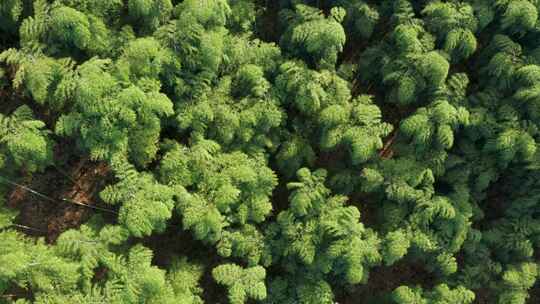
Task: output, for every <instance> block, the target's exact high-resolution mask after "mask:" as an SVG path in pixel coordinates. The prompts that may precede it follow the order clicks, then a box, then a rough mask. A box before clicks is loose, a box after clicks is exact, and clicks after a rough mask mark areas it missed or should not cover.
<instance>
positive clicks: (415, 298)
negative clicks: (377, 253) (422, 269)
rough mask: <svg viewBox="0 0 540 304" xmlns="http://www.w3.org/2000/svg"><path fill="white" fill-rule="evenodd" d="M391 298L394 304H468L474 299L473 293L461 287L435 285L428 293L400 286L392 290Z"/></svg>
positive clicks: (419, 289)
mask: <svg viewBox="0 0 540 304" xmlns="http://www.w3.org/2000/svg"><path fill="white" fill-rule="evenodd" d="M392 296H393V300H394V303H396V304H431V303H441V304H442V303H445V304H446V303H448V304H450V303H455V304H470V303H472V302H473V301H474V299H475V296H474V293H473V292H472V291H470V290H467V289H466V288H464V287H463V286H458V287H457V288H455V289H450V288H449V287H448V286H447V285H446V284H440V285H437V286H435V287H434V288H433V290H431V291H428V292H424V291H423V290H422V289H421V288H418V287H416V288H411V287H407V286H401V287H398V288H397V289H396V290H394V292H393V293H392Z"/></svg>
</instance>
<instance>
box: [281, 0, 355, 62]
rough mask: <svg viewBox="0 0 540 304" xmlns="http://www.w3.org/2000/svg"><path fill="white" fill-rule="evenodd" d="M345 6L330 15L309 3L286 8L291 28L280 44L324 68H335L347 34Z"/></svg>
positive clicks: (288, 28) (286, 16) (285, 13)
mask: <svg viewBox="0 0 540 304" xmlns="http://www.w3.org/2000/svg"><path fill="white" fill-rule="evenodd" d="M345 14H346V12H345V10H344V9H343V8H337V7H336V8H333V9H332V12H331V13H330V16H328V17H324V15H323V14H322V13H321V12H320V11H319V10H318V9H315V8H313V7H310V6H306V5H301V4H299V5H297V6H296V7H295V10H294V11H284V12H283V18H284V19H286V20H287V25H288V26H287V30H286V31H285V33H284V34H283V36H282V38H281V41H280V45H281V46H282V47H283V48H284V49H286V50H288V51H289V52H290V53H291V55H293V56H297V57H299V58H305V59H306V61H307V62H311V63H313V64H314V65H315V66H317V67H318V68H321V69H330V70H332V69H334V67H335V65H336V62H337V56H338V53H339V52H341V51H343V46H344V44H345V40H346V36H345V31H344V29H343V27H342V25H341V22H342V21H343V19H344V17H345Z"/></svg>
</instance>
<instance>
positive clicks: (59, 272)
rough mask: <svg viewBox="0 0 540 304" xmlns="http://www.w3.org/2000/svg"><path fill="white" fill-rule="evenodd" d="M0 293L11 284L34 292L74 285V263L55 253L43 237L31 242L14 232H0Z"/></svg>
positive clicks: (75, 270) (77, 276) (75, 280)
mask: <svg viewBox="0 0 540 304" xmlns="http://www.w3.org/2000/svg"><path fill="white" fill-rule="evenodd" d="M0 240H1V245H0V262H1V263H0V265H1V266H0V292H2V293H4V292H5V291H6V290H7V289H8V288H10V287H11V286H12V285H16V286H20V287H22V288H30V289H33V290H35V291H36V292H53V291H55V290H69V289H71V288H75V287H76V284H77V281H78V279H79V274H78V271H77V264H76V263H73V262H69V261H67V260H66V259H63V258H61V257H58V256H56V255H55V254H54V249H52V248H50V247H48V246H47V245H45V243H44V242H43V240H39V241H38V242H37V243H35V244H34V243H33V242H32V241H31V240H27V239H25V237H24V236H23V235H21V234H19V233H17V232H15V231H10V230H8V231H2V232H0Z"/></svg>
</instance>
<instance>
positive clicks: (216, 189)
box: [159, 140, 277, 264]
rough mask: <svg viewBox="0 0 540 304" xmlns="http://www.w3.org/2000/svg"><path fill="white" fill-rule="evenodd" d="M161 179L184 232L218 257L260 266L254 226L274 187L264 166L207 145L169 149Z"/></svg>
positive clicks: (268, 209)
mask: <svg viewBox="0 0 540 304" xmlns="http://www.w3.org/2000/svg"><path fill="white" fill-rule="evenodd" d="M159 174H160V181H162V182H163V183H165V184H167V185H169V186H171V187H173V188H174V189H175V191H176V197H177V205H176V207H177V210H178V212H179V213H180V215H181V216H182V223H183V226H184V229H187V230H191V231H192V232H193V234H194V237H195V238H196V239H198V240H202V241H204V242H206V243H209V244H215V245H216V246H217V249H218V253H219V254H220V255H222V256H225V257H229V256H237V257H242V258H246V259H247V260H248V262H249V263H250V264H257V263H258V262H259V260H260V259H261V255H262V253H263V249H264V243H263V240H262V237H263V236H262V234H261V232H260V231H258V229H257V228H256V226H255V225H256V224H258V223H261V222H263V221H264V220H265V219H266V218H267V217H268V216H269V215H270V212H271V210H272V204H271V203H270V201H269V196H270V194H271V193H272V190H273V189H274V187H275V186H276V184H277V181H276V176H275V175H274V173H273V172H272V170H270V169H269V168H268V167H266V164H265V162H264V160H262V159H259V158H253V157H249V156H247V155H246V154H243V153H241V152H233V153H224V152H222V151H220V146H219V145H218V144H217V143H215V142H212V141H209V140H201V141H198V142H195V143H194V144H193V145H192V146H191V147H189V148H188V147H185V146H182V145H180V144H178V143H170V147H169V149H168V152H167V153H166V154H165V156H164V157H163V160H162V161H161V166H160V170H159Z"/></svg>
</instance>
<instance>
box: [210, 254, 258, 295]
mask: <svg viewBox="0 0 540 304" xmlns="http://www.w3.org/2000/svg"><path fill="white" fill-rule="evenodd" d="M212 277H214V280H216V282H218V283H219V284H221V285H225V286H226V287H227V289H228V297H229V302H230V303H231V304H242V303H245V302H246V300H247V299H248V298H250V299H254V300H264V299H265V298H266V286H265V285H264V279H265V278H266V271H265V270H264V268H263V267H261V266H255V267H250V268H242V267H240V266H238V265H236V264H223V265H219V266H217V267H216V268H214V269H212Z"/></svg>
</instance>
